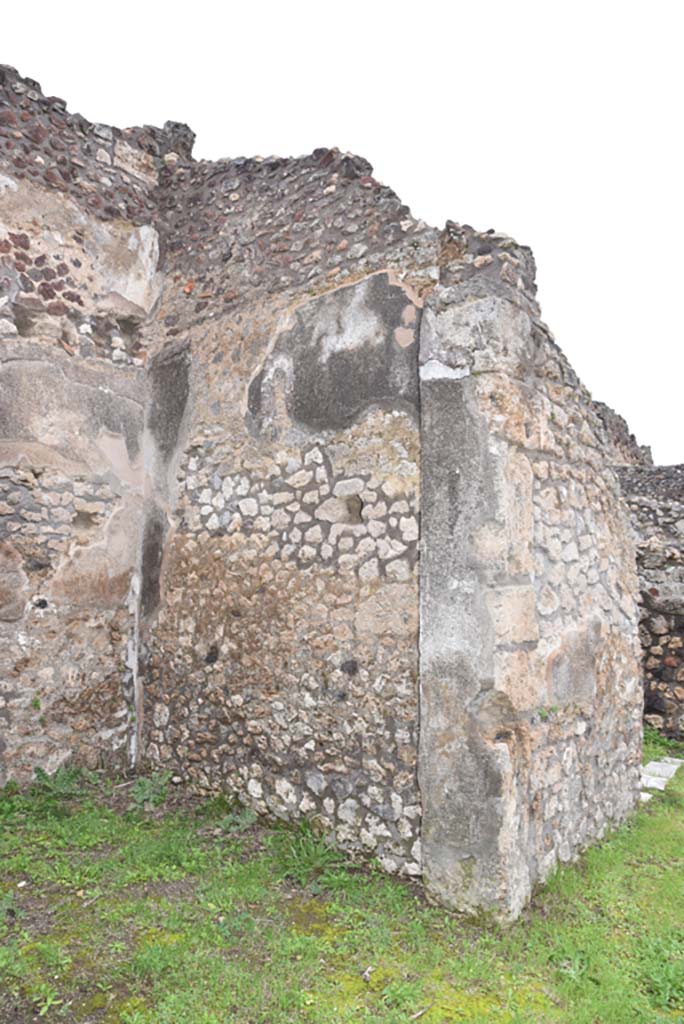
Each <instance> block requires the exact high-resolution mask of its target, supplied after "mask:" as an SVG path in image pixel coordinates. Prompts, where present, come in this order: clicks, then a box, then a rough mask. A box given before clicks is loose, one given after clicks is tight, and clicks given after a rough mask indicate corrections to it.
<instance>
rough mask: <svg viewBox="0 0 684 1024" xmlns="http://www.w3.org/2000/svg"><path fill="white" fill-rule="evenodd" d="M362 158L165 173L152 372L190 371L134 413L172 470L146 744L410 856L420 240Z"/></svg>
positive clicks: (207, 774) (199, 771)
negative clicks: (168, 432) (165, 431)
mask: <svg viewBox="0 0 684 1024" xmlns="http://www.w3.org/2000/svg"><path fill="white" fill-rule="evenodd" d="M369 172H370V168H369V167H368V165H366V164H365V163H364V162H363V161H360V160H359V159H358V158H350V157H346V156H343V155H342V154H339V153H337V152H335V151H329V150H322V151H319V152H317V153H315V154H313V155H312V156H311V157H308V158H304V159H301V160H292V161H282V160H273V161H262V162H260V161H255V160H250V161H246V160H235V161H225V162H222V163H220V164H218V165H204V164H199V165H192V166H190V167H187V166H184V165H182V164H180V163H179V164H177V165H175V166H174V167H172V168H169V169H168V170H167V171H166V172H165V173H164V175H163V186H162V191H161V196H160V204H161V208H162V210H163V215H164V219H163V221H162V247H163V250H164V253H165V271H166V279H165V280H166V283H165V288H164V293H163V296H162V301H161V306H160V310H159V317H158V319H157V322H156V323H157V326H156V327H155V328H154V329H153V330H152V331H151V334H152V336H153V338H154V351H155V355H154V357H153V359H152V360H151V363H150V368H151V372H152V380H155V379H156V375H157V374H158V373H159V374H161V373H162V372H167V373H172V371H171V370H170V369H169V370H166V371H163V370H162V367H164V366H166V367H170V366H172V365H175V366H176V367H180V365H181V363H183V365H187V367H188V384H187V388H186V387H180V385H179V384H174V385H173V387H168V386H163V385H162V386H160V388H159V394H160V396H161V395H163V394H165V395H166V396H167V398H166V399H165V401H166V402H167V404H168V402H169V397H168V396H169V395H171V394H172V393H174V392H177V398H176V400H175V401H174V402H173V408H170V409H169V410H168V413H167V414H165V415H163V416H161V417H158V416H157V415H156V414H155V415H152V416H151V418H150V422H149V424H148V426H149V431H148V434H149V443H150V446H151V447H152V448H153V449H154V451H155V456H154V458H153V459H152V460H151V461H152V462H155V463H159V462H165V464H166V462H169V461H170V462H172V463H173V466H174V470H173V472H172V474H171V476H172V477H173V479H172V481H171V480H169V481H167V479H166V471H164V473H162V477H163V478H164V479H163V480H162V483H161V485H160V486H158V487H157V488H156V489H155V501H156V506H157V507H156V508H155V510H154V512H153V517H154V519H155V522H159V523H160V524H162V525H161V529H160V538H161V536H162V535H164V534H165V536H166V539H165V540H164V541H163V542H162V541H161V539H160V551H159V554H157V555H155V556H154V557H155V558H156V559H157V560H158V561H160V562H161V563H162V569H161V575H160V580H159V592H158V593H156V594H154V595H150V598H149V602H148V604H147V607H146V609H145V614H144V616H143V623H142V625H143V630H142V635H143V639H144V649H145V671H144V676H145V680H146V682H145V692H146V702H147V714H146V721H147V722H148V723H149V732H148V734H147V735H148V737H149V743H148V745H147V747H146V750H147V754H148V756H149V757H150V758H151V759H152V761H153V762H154V763H157V764H160V765H165V764H173V765H174V767H175V769H176V770H177V771H179V772H181V773H182V774H183V775H185V776H187V777H188V778H190V779H191V780H193V781H194V782H196V783H198V784H201V785H204V786H206V787H212V788H220V787H229V788H230V789H231V790H233V791H235V792H237V793H239V794H240V796H241V797H242V798H243V799H244V800H245V801H247V802H248V803H251V804H252V805H253V806H255V807H256V809H257V810H259V811H269V812H270V813H274V814H277V815H280V816H283V817H292V816H296V815H302V814H306V815H310V816H315V817H316V818H317V819H318V820H319V821H320V823H321V824H322V825H323V826H324V827H325V828H326V830H328V831H330V832H333V833H334V834H335V836H336V838H337V840H338V841H339V842H340V843H342V844H343V845H345V846H346V847H348V848H350V847H351V848H360V849H365V850H367V851H368V852H371V853H375V854H376V855H377V856H378V857H379V858H380V860H381V862H382V863H383V865H384V866H385V867H386V868H388V869H389V870H393V871H397V870H401V871H404V872H408V873H412V874H417V873H419V872H420V848H419V842H418V839H419V834H420V797H419V793H418V788H417V781H416V758H417V731H418V644H417V628H418V569H417V542H418V532H419V527H418V512H419V508H418V505H419V453H420V444H419V412H418V371H417V349H418V328H419V323H420V314H421V306H422V298H421V294H422V292H423V291H424V290H425V289H426V288H428V287H430V286H431V285H432V284H433V283H434V280H435V278H436V276H437V274H438V269H437V265H436V250H437V240H438V236H437V232H435V231H434V230H432V229H428V228H426V227H425V225H421V224H420V223H418V222H416V221H414V220H413V219H412V218H411V217H410V214H409V212H408V210H406V208H405V207H402V206H401V203H400V202H399V201H398V200H397V198H396V197H395V196H394V194H393V193H392V192H390V190H389V189H386V188H383V187H382V186H380V185H378V183H377V182H375V180H374V179H373V178H372V177H371V176H370V173H369ZM408 254H410V256H409V255H408ZM184 361H187V362H184ZM179 380H180V377H179ZM174 417H175V420H176V421H177V422H178V424H181V423H182V428H181V429H180V431H179V434H178V436H180V437H181V438H182V440H181V441H180V442H178V443H177V444H175V445H165V444H164V443H163V442H162V441H161V439H160V436H159V435H160V431H159V429H158V428H157V425H156V422H155V421H156V420H159V421H160V422H167V421H170V420H171V419H174ZM164 447H165V448H166V449H167V453H166V456H165V458H164V459H161V458H160V457H159V451H160V449H161V448H164ZM161 508H163V509H164V513H163V515H161V516H158V509H161ZM161 547H163V557H162V553H161ZM151 557H152V556H151ZM147 575H148V574H147V573H144V578H146V577H147ZM189 581H190V582H189Z"/></svg>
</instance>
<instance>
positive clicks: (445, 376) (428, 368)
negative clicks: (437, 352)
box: [420, 359, 470, 380]
mask: <svg viewBox="0 0 684 1024" xmlns="http://www.w3.org/2000/svg"><path fill="white" fill-rule="evenodd" d="M469 376H470V370H469V369H468V367H467V366H457V367H454V366H447V365H446V363H442V362H440V360H439V359H428V361H427V362H426V363H424V364H423V365H422V366H421V368H420V379H421V380H463V378H464V377H469Z"/></svg>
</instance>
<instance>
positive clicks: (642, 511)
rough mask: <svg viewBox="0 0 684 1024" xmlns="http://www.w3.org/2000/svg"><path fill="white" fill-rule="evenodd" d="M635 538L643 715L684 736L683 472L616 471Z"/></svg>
mask: <svg viewBox="0 0 684 1024" xmlns="http://www.w3.org/2000/svg"><path fill="white" fill-rule="evenodd" d="M618 473H619V476H620V482H621V484H622V489H623V491H624V493H625V496H626V498H627V502H628V504H629V508H630V511H631V514H632V522H633V524H634V528H635V532H636V535H637V565H638V571H639V583H640V588H641V611H642V614H641V625H640V632H641V642H642V647H643V675H644V714H645V719H646V721H647V722H648V723H649V724H650V725H653V726H654V727H655V728H657V729H660V730H662V731H663V732H664V733H665V734H666V735H668V736H676V737H682V736H684V466H653V467H648V466H641V467H640V466H621V467H619V468H618Z"/></svg>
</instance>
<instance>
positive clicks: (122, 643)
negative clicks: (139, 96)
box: [0, 68, 162, 782]
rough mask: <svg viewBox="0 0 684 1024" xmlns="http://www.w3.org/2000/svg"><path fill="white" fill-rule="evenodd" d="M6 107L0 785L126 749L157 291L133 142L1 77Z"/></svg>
mask: <svg viewBox="0 0 684 1024" xmlns="http://www.w3.org/2000/svg"><path fill="white" fill-rule="evenodd" d="M0 100H1V105H0V481H1V486H0V721H1V722H2V726H3V728H2V733H1V734H0V782H1V781H3V780H5V779H6V778H7V777H8V775H11V776H12V777H14V778H17V779H19V780H26V779H29V778H30V777H31V774H32V771H33V768H34V766H36V765H40V766H41V767H43V768H45V769H47V770H54V769H55V768H56V767H57V766H58V765H59V764H61V763H62V762H64V761H66V760H67V759H69V758H76V759H78V760H79V761H81V762H85V763H86V764H89V765H93V764H96V763H98V762H99V761H100V760H105V759H107V758H108V757H109V756H111V755H112V754H113V753H114V752H115V751H118V752H119V753H120V754H123V752H124V751H125V748H126V746H127V745H129V744H130V741H131V740H130V737H131V732H132V734H133V735H135V730H131V722H132V720H133V719H134V717H135V715H134V707H133V703H134V698H133V693H132V671H131V670H130V668H128V667H127V663H129V662H130V657H129V654H128V649H129V644H130V642H131V632H132V631H131V623H132V621H133V618H134V616H133V613H132V611H131V610H130V608H129V604H131V603H132V605H135V596H134V594H131V584H132V581H133V578H134V573H135V570H136V569H137V563H138V550H139V537H140V530H141V522H142V480H143V466H142V427H143V418H144V393H145V384H144V371H143V364H144V352H143V349H142V344H141V340H140V325H141V323H142V321H143V320H144V318H145V317H146V316H147V315H148V313H149V312H150V310H151V309H152V308H153V306H154V303H155V302H156V299H157V293H158V290H159V285H160V279H159V275H158V273H157V263H158V241H157V232H156V230H155V229H154V227H152V226H151V224H150V223H149V218H150V210H151V209H152V204H151V200H150V199H149V191H150V187H151V184H153V183H154V182H153V178H154V175H153V173H152V171H153V165H152V160H151V158H150V157H149V156H148V154H147V152H146V151H145V150H144V149H140V148H139V147H138V144H137V142H136V140H135V138H134V137H133V136H131V137H130V138H129V139H128V140H127V141H126V140H125V139H124V136H123V135H122V133H119V132H115V131H113V130H112V129H109V128H105V127H104V126H97V125H89V124H88V123H87V122H85V121H84V120H83V119H82V118H79V117H78V116H73V115H68V114H67V113H66V111H65V107H64V103H63V102H62V101H60V100H56V99H49V98H45V97H43V96H42V95H41V94H40V92H39V89H38V87H37V86H36V83H34V82H31V81H30V80H26V79H20V78H19V77H18V76H17V74H16V72H13V71H12V69H7V68H3V69H0ZM143 134H144V133H143ZM161 134H162V133H157V136H156V137H159V136H160V135H161ZM154 180H156V178H154ZM146 220H147V222H146Z"/></svg>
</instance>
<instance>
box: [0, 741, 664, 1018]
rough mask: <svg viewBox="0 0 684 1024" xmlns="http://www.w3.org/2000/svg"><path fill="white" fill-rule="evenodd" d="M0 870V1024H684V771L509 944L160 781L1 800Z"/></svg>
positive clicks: (312, 845)
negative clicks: (414, 1023)
mask: <svg viewBox="0 0 684 1024" xmlns="http://www.w3.org/2000/svg"><path fill="white" fill-rule="evenodd" d="M681 750H682V748H681V747H680V748H678V749H674V750H673V752H675V753H677V752H681ZM666 752H667V749H666V747H665V745H664V744H663V742H662V741H660V740H659V739H658V738H657V737H655V736H654V735H650V736H649V738H648V740H647V749H646V757H647V758H650V757H652V756H658V755H659V754H662V753H666ZM167 790H168V792H167ZM0 864H1V866H2V867H1V872H0V1022H2V1024H28V1022H31V1021H41V1020H46V1021H48V1022H53V1021H54V1022H55V1024H58V1022H63V1021H69V1022H77V1024H87V1022H93V1024H95V1022H98V1024H229V1022H231V1024H232V1022H238V1024H290V1022H302V1024H338V1022H377V1024H399V1022H406V1021H413V1020H420V1021H421V1022H424V1024H438V1022H461V1021H470V1022H483V1021H494V1022H496V1021H500V1022H504V1021H505V1022H509V1024H513V1022H523V1021H525V1022H535V1024H536V1022H546V1021H548V1022H556V1021H558V1022H560V1021H566V1022H572V1024H613V1022H614V1024H630V1022H643V1024H658V1022H660V1024H664V1022H673V1021H680V1022H684V771H680V772H679V774H678V776H677V778H676V780H675V781H674V782H673V783H671V784H670V786H669V787H668V789H667V791H666V792H665V793H664V794H659V795H656V796H655V797H654V799H653V800H652V801H651V803H650V804H649V805H648V806H647V807H643V808H642V809H640V811H639V812H638V814H637V815H636V816H635V817H634V818H633V819H632V820H631V821H630V822H629V823H628V824H627V825H626V826H624V827H623V828H621V829H620V830H619V831H618V832H616V833H615V834H613V835H612V836H611V837H610V838H609V839H607V840H606V841H605V842H603V843H602V844H601V845H600V846H598V847H595V848H593V849H592V850H590V851H589V852H588V853H587V854H586V855H585V856H584V857H583V858H582V860H581V862H580V863H579V864H578V865H575V866H573V867H568V868H565V869H563V870H562V871H559V872H558V873H557V874H556V875H555V877H554V878H553V879H552V881H551V882H550V884H548V885H547V886H546V887H545V888H544V889H543V890H542V891H541V892H540V893H539V894H538V895H537V897H536V898H535V901H534V904H533V906H532V907H531V908H530V910H529V911H528V912H527V913H526V914H525V915H524V917H523V919H522V920H520V921H519V922H518V923H517V924H516V925H515V926H513V927H512V928H510V929H508V930H503V929H499V928H498V927H496V926H493V925H492V924H491V923H489V922H486V921H472V920H464V919H462V918H458V917H454V916H449V915H447V914H445V913H444V912H443V911H440V910H438V909H435V908H431V907H428V906H427V905H426V904H425V903H424V901H423V899H422V897H421V893H420V889H419V888H418V887H413V886H410V885H408V884H406V883H400V882H396V881H392V880H391V879H388V878H387V877H384V876H382V875H381V874H380V873H376V872H374V871H372V870H370V871H369V870H360V869H355V868H354V867H353V866H352V865H350V864H349V863H348V862H346V861H344V860H343V859H342V858H341V857H340V856H339V855H338V854H336V853H335V852H334V851H333V850H331V849H330V848H329V847H327V846H326V845H325V844H324V843H323V842H321V841H320V840H319V839H317V838H316V837H315V836H314V835H313V834H312V833H311V832H310V831H307V830H306V829H300V830H297V831H292V830H286V829H273V828H271V829H269V828H264V827H263V826H260V825H258V824H257V823H255V822H254V820H253V817H252V816H251V815H250V814H249V813H248V812H245V811H240V810H239V809H234V808H231V807H230V805H229V804H227V803H226V802H225V801H222V800H214V801H212V802H208V803H207V802H205V803H204V804H201V805H189V804H188V803H187V802H185V803H184V801H183V798H182V797H181V796H180V795H179V793H178V790H177V789H175V788H174V787H168V786H167V784H166V782H165V780H164V779H163V778H160V777H157V778H153V779H139V780H137V781H136V782H135V783H132V784H127V785H123V786H119V787H118V788H115V785H114V783H112V782H107V781H102V780H101V779H98V778H96V777H89V778H84V777H83V776H79V775H78V774H77V773H74V772H69V771H64V770H62V771H61V772H60V773H58V775H57V776H56V777H53V778H52V779H48V778H46V777H41V778H40V779H39V780H38V782H37V783H36V785H35V787H34V789H33V790H32V792H31V793H30V794H26V795H20V794H17V793H14V792H12V791H11V790H10V791H8V790H6V791H5V792H4V793H2V794H0Z"/></svg>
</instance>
